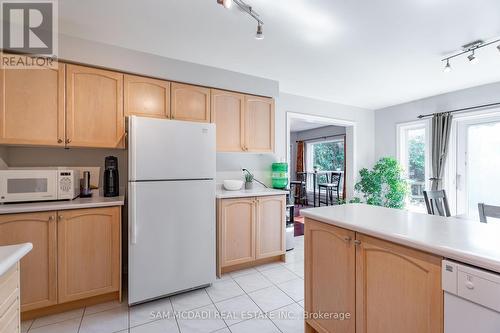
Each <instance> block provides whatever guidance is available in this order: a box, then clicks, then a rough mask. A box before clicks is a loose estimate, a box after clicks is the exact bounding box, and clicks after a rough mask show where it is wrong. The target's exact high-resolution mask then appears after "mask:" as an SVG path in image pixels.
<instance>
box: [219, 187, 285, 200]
mask: <svg viewBox="0 0 500 333" xmlns="http://www.w3.org/2000/svg"><path fill="white" fill-rule="evenodd" d="M287 193H288V191H283V190H276V189H273V188H265V187H259V188H253V189H251V190H245V189H242V190H239V191H226V190H224V189H222V188H218V189H217V192H216V194H215V197H216V198H217V199H230V198H246V197H263V196H267V195H286V194H287Z"/></svg>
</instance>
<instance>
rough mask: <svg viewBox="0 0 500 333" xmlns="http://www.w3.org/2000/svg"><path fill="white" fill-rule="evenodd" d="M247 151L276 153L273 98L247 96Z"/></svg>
mask: <svg viewBox="0 0 500 333" xmlns="http://www.w3.org/2000/svg"><path fill="white" fill-rule="evenodd" d="M245 150H246V151H249V152H262V153H265V152H273V151H274V101H273V99H272V98H265V97H257V96H245Z"/></svg>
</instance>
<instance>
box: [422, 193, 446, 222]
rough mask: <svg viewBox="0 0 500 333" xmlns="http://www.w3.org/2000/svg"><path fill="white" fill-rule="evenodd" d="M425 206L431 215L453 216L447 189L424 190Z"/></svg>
mask: <svg viewBox="0 0 500 333" xmlns="http://www.w3.org/2000/svg"><path fill="white" fill-rule="evenodd" d="M424 199H425V206H427V213H428V214H430V215H439V216H447V217H449V216H451V214H450V206H448V198H447V197H446V192H445V190H440V191H424Z"/></svg>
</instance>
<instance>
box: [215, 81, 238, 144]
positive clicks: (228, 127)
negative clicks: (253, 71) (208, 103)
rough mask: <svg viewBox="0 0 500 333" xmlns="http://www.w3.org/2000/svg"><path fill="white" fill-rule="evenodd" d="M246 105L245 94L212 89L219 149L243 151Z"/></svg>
mask: <svg viewBox="0 0 500 333" xmlns="http://www.w3.org/2000/svg"><path fill="white" fill-rule="evenodd" d="M244 107H245V96H244V95H242V94H237V93H232V92H228V91H222V90H214V89H212V116H213V118H212V121H213V122H214V123H215V125H216V129H217V151H222V152H241V151H243V148H244V140H245V137H244V133H245V131H244V126H245V114H244Z"/></svg>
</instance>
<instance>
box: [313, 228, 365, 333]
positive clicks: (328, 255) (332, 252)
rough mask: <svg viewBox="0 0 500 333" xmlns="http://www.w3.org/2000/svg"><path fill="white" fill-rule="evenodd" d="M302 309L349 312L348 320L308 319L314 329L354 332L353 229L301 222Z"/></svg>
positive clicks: (316, 311) (345, 332)
mask: <svg viewBox="0 0 500 333" xmlns="http://www.w3.org/2000/svg"><path fill="white" fill-rule="evenodd" d="M304 231H305V248H304V250H305V253H304V255H305V290H304V292H305V309H306V311H308V312H309V313H339V312H342V313H350V314H351V315H352V316H353V318H351V319H350V320H332V319H329V318H318V319H310V320H309V321H308V322H309V324H311V325H314V326H313V327H314V328H315V329H316V330H317V331H318V332H322V333H323V332H335V333H336V332H342V333H354V332H355V321H354V312H355V309H356V307H355V297H356V290H355V250H354V245H353V244H352V241H353V240H354V237H355V234H354V232H353V231H349V230H345V229H341V228H337V227H334V226H329V225H326V224H324V223H321V222H315V221H308V222H307V223H306V224H305V229H304Z"/></svg>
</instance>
